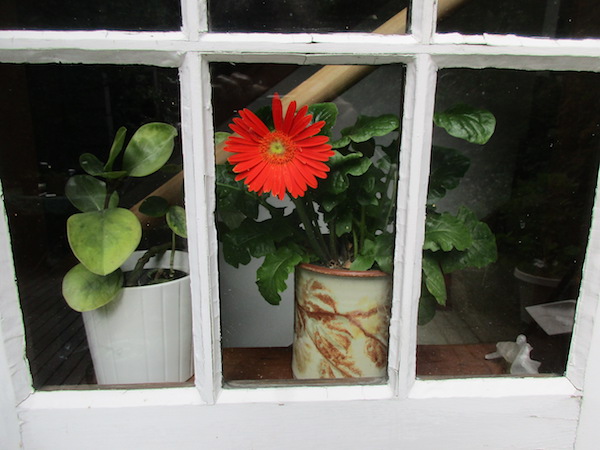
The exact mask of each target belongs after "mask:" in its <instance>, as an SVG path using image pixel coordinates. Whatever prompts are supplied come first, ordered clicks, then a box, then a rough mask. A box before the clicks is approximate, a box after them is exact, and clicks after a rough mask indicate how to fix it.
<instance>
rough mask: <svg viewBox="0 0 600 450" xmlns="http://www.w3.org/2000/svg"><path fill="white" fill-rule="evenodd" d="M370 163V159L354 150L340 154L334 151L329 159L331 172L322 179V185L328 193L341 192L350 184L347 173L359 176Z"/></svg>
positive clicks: (335, 193)
mask: <svg viewBox="0 0 600 450" xmlns="http://www.w3.org/2000/svg"><path fill="white" fill-rule="evenodd" d="M371 164H372V163H371V160H370V159H369V158H366V157H365V156H363V155H362V153H358V152H355V153H350V154H347V155H342V154H341V153H339V152H335V153H334V155H333V156H332V157H331V159H330V160H329V165H330V167H331V172H330V173H329V176H328V177H327V178H326V179H325V180H324V181H323V184H322V186H323V187H324V190H325V191H327V192H329V193H330V194H334V195H338V194H341V193H342V192H344V191H345V190H346V189H348V187H349V186H350V180H349V179H348V175H352V176H360V175H362V174H364V173H365V172H367V170H369V167H370V166H371Z"/></svg>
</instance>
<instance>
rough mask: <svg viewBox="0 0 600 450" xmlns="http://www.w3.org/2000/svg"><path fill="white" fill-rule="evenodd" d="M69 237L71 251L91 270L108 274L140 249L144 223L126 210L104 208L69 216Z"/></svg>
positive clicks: (100, 273) (99, 273)
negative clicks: (141, 223) (142, 224)
mask: <svg viewBox="0 0 600 450" xmlns="http://www.w3.org/2000/svg"><path fill="white" fill-rule="evenodd" d="M67 237H68V240H69V245H70V246H71V250H73V253H74V254H75V256H76V257H77V259H78V260H79V261H80V262H81V263H82V264H83V265H84V266H85V267H86V268H87V269H88V270H90V271H91V272H94V273H95V274H98V275H108V274H109V273H111V272H114V271H115V270H117V269H118V268H119V267H120V266H121V265H122V264H123V263H124V262H125V260H126V259H127V258H129V256H130V255H131V253H133V251H134V250H135V249H136V248H137V246H138V244H139V243H140V239H141V237H142V226H141V225H140V222H139V220H138V219H137V217H136V216H135V215H134V214H133V213H132V212H131V211H129V210H127V209H124V208H112V209H105V210H102V211H94V212H85V213H80V214H74V215H72V216H71V217H69V219H68V220H67Z"/></svg>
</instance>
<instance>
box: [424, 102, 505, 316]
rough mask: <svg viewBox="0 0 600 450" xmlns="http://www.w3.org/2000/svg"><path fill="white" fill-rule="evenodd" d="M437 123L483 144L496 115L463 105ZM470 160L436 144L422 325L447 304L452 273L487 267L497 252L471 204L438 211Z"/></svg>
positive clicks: (436, 117) (429, 199) (427, 225)
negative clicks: (443, 199)
mask: <svg viewBox="0 0 600 450" xmlns="http://www.w3.org/2000/svg"><path fill="white" fill-rule="evenodd" d="M434 124H435V125H437V126H438V127H441V128H442V129H444V130H445V131H446V132H447V133H448V134H449V135H450V136H453V137H455V138H458V139H461V140H464V141H467V142H469V143H472V144H479V145H483V144H485V143H486V142H487V141H488V140H489V139H490V137H491V136H492V134H493V133H494V129H495V126H496V120H495V118H494V116H493V115H492V114H491V113H490V112H488V111H485V110H478V109H474V108H472V107H469V106H467V105H458V106H455V107H453V108H450V109H448V110H446V111H444V112H442V113H436V114H435V115H434ZM469 165H470V160H469V158H468V157H467V156H465V155H464V154H462V153H461V152H460V151H458V150H455V149H451V148H446V147H438V146H434V147H433V149H432V162H431V174H430V177H429V191H428V197H427V217H426V220H425V242H424V244H423V263H422V265H423V278H422V281H423V286H422V289H421V301H420V303H419V323H420V324H425V323H427V322H429V321H430V320H431V319H432V318H433V317H434V315H435V311H436V308H437V306H438V305H442V306H443V305H445V304H446V300H447V297H448V294H447V287H446V284H447V283H446V276H447V274H450V273H452V272H454V271H456V270H462V269H466V268H470V267H476V268H482V267H485V266H487V265H488V264H490V263H492V262H494V261H496V259H497V257H498V252H497V249H496V239H495V236H494V234H493V233H492V231H491V230H490V228H489V226H488V225H487V224H486V223H484V222H482V221H480V220H479V219H478V218H477V217H476V215H475V213H474V212H473V211H471V210H470V209H469V208H468V207H467V206H464V205H463V206H461V207H460V208H459V209H458V212H457V213H455V214H451V213H449V212H438V211H437V206H436V205H437V203H438V202H439V201H440V200H441V199H442V198H443V197H444V196H445V195H446V193H447V192H448V191H449V190H452V189H455V188H456V187H458V185H459V183H460V180H461V179H462V178H463V177H464V175H465V173H466V172H467V170H468V169H469Z"/></svg>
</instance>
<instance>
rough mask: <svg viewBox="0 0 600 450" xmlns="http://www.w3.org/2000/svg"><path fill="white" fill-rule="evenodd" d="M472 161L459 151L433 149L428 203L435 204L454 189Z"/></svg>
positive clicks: (443, 148) (442, 148)
mask: <svg viewBox="0 0 600 450" xmlns="http://www.w3.org/2000/svg"><path fill="white" fill-rule="evenodd" d="M470 164H471V161H470V160H469V158H467V157H466V156H464V155H463V154H462V153H460V152H459V151H457V150H454V149H451V148H445V147H437V146H434V147H433V151H432V158H431V175H430V176H429V192H428V198H427V203H428V204H430V205H431V204H434V203H435V202H437V201H438V200H439V199H441V198H442V197H444V196H445V195H446V191H448V190H451V189H454V188H456V187H457V186H458V184H459V183H460V180H461V179H462V178H463V177H464V176H465V173H467V170H468V169H469V166H470Z"/></svg>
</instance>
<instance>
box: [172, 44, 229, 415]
mask: <svg viewBox="0 0 600 450" xmlns="http://www.w3.org/2000/svg"><path fill="white" fill-rule="evenodd" d="M180 77H181V92H182V99H181V104H182V112H181V118H182V142H183V151H184V162H185V164H184V168H185V169H184V170H185V173H184V175H185V190H186V210H187V212H188V227H189V239H188V243H189V248H190V266H191V278H192V292H193V297H192V314H193V324H194V359H195V374H196V386H197V387H198V389H199V390H200V393H201V395H202V398H203V400H205V401H206V402H208V403H214V401H215V399H216V395H217V392H218V390H219V389H220V385H221V357H220V350H219V342H220V337H219V336H220V324H219V295H218V292H219V289H218V275H217V273H218V268H217V267H218V262H217V255H218V251H217V236H216V229H215V225H214V217H213V214H214V210H215V192H214V186H215V176H214V173H215V167H214V144H213V137H212V136H213V126H212V116H211V112H212V109H211V103H210V79H209V72H208V64H207V63H206V62H205V61H203V60H201V58H200V57H199V55H198V54H195V53H188V54H187V55H186V58H185V61H184V64H183V66H182V67H181V72H180ZM194 294H195V296H194Z"/></svg>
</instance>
